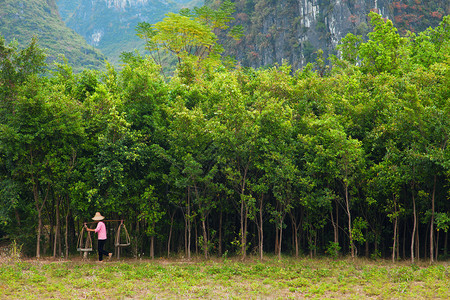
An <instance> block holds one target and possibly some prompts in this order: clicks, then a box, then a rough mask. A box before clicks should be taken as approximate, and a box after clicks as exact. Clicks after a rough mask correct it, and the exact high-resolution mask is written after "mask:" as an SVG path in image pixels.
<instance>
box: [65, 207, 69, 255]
mask: <svg viewBox="0 0 450 300" xmlns="http://www.w3.org/2000/svg"><path fill="white" fill-rule="evenodd" d="M67 202H68V201H67ZM69 212H70V210H69V206H67V212H66V228H65V230H64V244H65V258H66V259H68V258H69Z"/></svg>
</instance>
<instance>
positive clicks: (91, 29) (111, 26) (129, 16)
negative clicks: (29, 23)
mask: <svg viewBox="0 0 450 300" xmlns="http://www.w3.org/2000/svg"><path fill="white" fill-rule="evenodd" d="M57 5H58V8H59V10H60V14H61V17H62V19H63V20H64V21H65V23H66V24H67V26H69V27H70V28H72V29H73V30H75V31H76V32H78V33H79V34H81V35H82V36H83V37H84V38H85V39H86V41H87V42H88V43H89V44H90V45H93V46H95V47H97V48H98V49H100V50H101V51H102V52H103V53H104V54H105V55H106V56H107V57H108V60H110V61H111V62H112V63H113V64H117V63H118V61H119V56H120V54H121V53H122V52H130V51H133V50H134V49H138V50H141V51H142V50H144V41H142V40H141V39H139V38H138V37H137V36H136V26H137V24H138V23H139V22H144V21H145V22H148V23H152V24H153V23H156V22H159V21H161V20H162V19H163V18H164V15H165V14H166V13H168V12H177V11H179V10H180V9H181V8H183V7H192V6H201V5H203V1H202V0H198V1H197V0H196V1H187V0H171V1H166V0H57Z"/></svg>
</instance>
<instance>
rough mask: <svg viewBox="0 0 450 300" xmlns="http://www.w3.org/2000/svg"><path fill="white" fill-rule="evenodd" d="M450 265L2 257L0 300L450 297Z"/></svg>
mask: <svg viewBox="0 0 450 300" xmlns="http://www.w3.org/2000/svg"><path fill="white" fill-rule="evenodd" d="M449 266H450V264H449V262H439V263H436V264H433V265H430V264H429V263H425V262H423V263H419V264H416V265H411V264H410V263H407V262H399V263H396V264H391V263H390V262H388V261H383V260H380V261H369V260H362V259H356V260H350V259H341V260H331V259H307V258H300V259H294V258H283V260H281V261H279V260H277V259H275V258H268V259H267V260H265V261H264V262H260V261H258V260H256V259H249V260H248V261H246V262H241V261H239V260H238V259H225V260H209V261H202V260H197V259H194V260H191V261H185V260H177V259H173V260H164V259H155V260H134V259H133V260H132V259H127V260H122V261H114V260H112V261H108V262H104V263H98V262H96V261H95V260H94V259H91V260H79V259H74V260H71V261H63V260H61V261H59V260H54V261H51V260H48V259H41V260H3V261H2V262H0V299H49V298H52V299H86V298H96V299H304V298H306V299H450V268H449Z"/></svg>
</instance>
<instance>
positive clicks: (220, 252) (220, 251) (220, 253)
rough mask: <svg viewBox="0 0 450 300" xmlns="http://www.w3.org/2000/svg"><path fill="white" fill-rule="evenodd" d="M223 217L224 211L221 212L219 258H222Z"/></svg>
mask: <svg viewBox="0 0 450 300" xmlns="http://www.w3.org/2000/svg"><path fill="white" fill-rule="evenodd" d="M222 215H223V212H222V210H220V215H219V245H218V251H219V256H222Z"/></svg>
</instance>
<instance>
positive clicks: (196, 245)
mask: <svg viewBox="0 0 450 300" xmlns="http://www.w3.org/2000/svg"><path fill="white" fill-rule="evenodd" d="M197 227H198V226H197V220H195V221H194V234H195V236H194V241H195V242H194V243H195V255H197V256H198V231H197V229H198V228H197Z"/></svg>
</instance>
